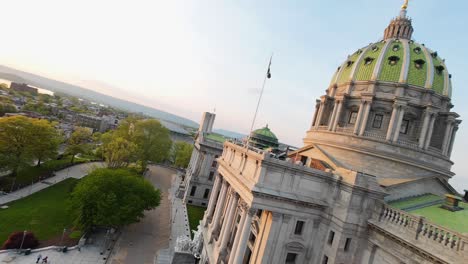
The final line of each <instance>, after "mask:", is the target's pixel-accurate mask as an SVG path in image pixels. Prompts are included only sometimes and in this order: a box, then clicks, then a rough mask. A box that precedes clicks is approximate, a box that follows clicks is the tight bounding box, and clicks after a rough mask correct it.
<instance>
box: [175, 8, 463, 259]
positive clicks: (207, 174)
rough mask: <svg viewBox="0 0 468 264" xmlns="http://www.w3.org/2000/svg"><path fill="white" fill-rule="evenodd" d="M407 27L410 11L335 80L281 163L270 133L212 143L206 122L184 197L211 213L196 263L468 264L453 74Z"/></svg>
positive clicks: (402, 12)
mask: <svg viewBox="0 0 468 264" xmlns="http://www.w3.org/2000/svg"><path fill="white" fill-rule="evenodd" d="M413 30H414V29H413V26H412V21H411V19H410V18H409V17H408V16H407V4H405V5H404V6H403V7H402V8H401V10H400V13H399V15H398V16H397V17H395V18H394V19H392V20H391V21H390V23H389V25H388V27H387V28H386V29H385V30H384V33H383V38H382V39H381V40H380V41H378V42H376V43H371V44H369V45H366V46H364V47H361V48H359V49H357V50H356V51H355V52H354V53H353V54H351V55H349V56H348V58H346V60H345V61H344V62H343V63H342V64H341V65H339V66H338V67H337V69H336V71H335V72H334V73H330V75H333V76H332V78H331V82H330V84H329V86H328V87H324V88H326V91H325V94H324V95H323V96H321V97H320V99H318V100H317V101H316V102H314V103H315V113H314V114H313V117H312V120H311V121H310V128H309V130H308V131H306V134H305V137H304V138H303V143H304V144H303V146H302V147H301V148H299V149H297V150H295V151H288V152H287V153H286V156H285V157H282V158H280V157H279V155H278V152H275V151H274V150H275V149H276V148H277V147H278V139H277V138H276V136H275V135H274V133H273V132H272V131H270V130H269V129H268V127H266V128H267V129H268V131H266V130H265V129H263V130H258V131H257V134H255V135H254V136H257V137H256V138H257V139H258V138H259V137H258V135H260V138H261V144H260V143H259V142H260V141H258V140H257V141H253V140H252V136H251V137H249V139H250V140H249V142H247V143H245V142H238V141H225V142H224V143H222V142H211V143H210V141H209V140H208V139H209V138H210V133H211V127H212V126H213V122H214V115H213V116H212V115H207V114H205V118H207V120H205V118H204V120H202V127H203V128H201V129H200V130H199V133H198V136H197V137H198V138H197V140H196V143H195V144H196V145H197V144H198V147H195V148H194V153H195V154H194V155H192V160H191V162H190V165H189V168H188V169H187V176H186V178H185V182H184V190H185V193H184V194H183V195H184V201H185V202H187V203H188V202H189V201H190V203H194V204H198V205H203V206H206V211H205V215H204V218H203V220H202V221H201V225H200V227H201V229H200V230H199V231H200V232H201V236H202V238H201V239H202V246H201V250H200V260H199V263H201V264H205V263H209V264H218V263H235V264H241V263H265V264H270V263H281V264H282V263H286V264H293V263H296V264H301V263H310V264H333V263H336V264H341V263H343V264H346V263H362V264H373V263H377V264H378V263H388V264H401V263H406V264H410V263H411V264H413V263H414V264H416V263H467V260H468V203H467V202H468V201H467V200H466V199H468V197H467V195H465V197H463V194H459V193H457V191H456V190H455V189H454V188H453V187H452V186H451V185H450V178H451V177H453V176H454V173H453V172H452V171H451V167H452V165H453V162H452V161H451V160H450V156H451V154H452V149H453V145H454V141H455V136H456V133H457V130H458V127H459V125H460V123H461V120H460V119H459V115H458V114H457V113H455V112H453V111H452V108H453V104H452V103H451V95H452V83H451V78H452V76H451V75H450V73H449V71H448V67H447V65H446V64H445V61H444V59H443V58H442V57H441V54H442V53H441V54H439V53H438V52H437V51H436V50H434V49H430V48H429V47H426V46H425V45H424V44H421V43H418V42H416V41H414V40H413V39H412V34H413ZM259 131H261V132H259ZM253 138H255V137H253ZM205 139H207V140H205ZM199 157H203V158H204V159H206V160H205V161H202V160H201V158H199ZM203 162H205V163H206V164H204V163H203ZM194 179H195V180H194ZM197 184H199V186H203V187H202V188H203V190H202V191H200V197H198V198H197V197H196V193H197V192H196V190H197V186H198V185H197ZM200 188H201V187H198V190H201V189H200Z"/></svg>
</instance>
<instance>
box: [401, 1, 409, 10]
mask: <svg viewBox="0 0 468 264" xmlns="http://www.w3.org/2000/svg"><path fill="white" fill-rule="evenodd" d="M408 2H409V0H405V3H404V4H403V5H402V6H401V9H403V10H406V9H408Z"/></svg>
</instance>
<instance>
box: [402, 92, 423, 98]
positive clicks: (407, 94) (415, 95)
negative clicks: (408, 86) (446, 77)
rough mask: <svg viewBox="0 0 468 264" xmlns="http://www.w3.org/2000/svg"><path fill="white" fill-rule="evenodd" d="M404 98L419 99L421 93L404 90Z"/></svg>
mask: <svg viewBox="0 0 468 264" xmlns="http://www.w3.org/2000/svg"><path fill="white" fill-rule="evenodd" d="M405 95H406V96H409V97H412V98H419V97H421V93H420V92H417V91H411V90H406V93H405Z"/></svg>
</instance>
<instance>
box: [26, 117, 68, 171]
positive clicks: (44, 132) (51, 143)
mask: <svg viewBox="0 0 468 264" xmlns="http://www.w3.org/2000/svg"><path fill="white" fill-rule="evenodd" d="M32 124H33V127H32V129H33V131H34V132H33V133H32V137H33V138H32V140H33V142H34V143H33V144H31V154H32V156H33V157H34V158H35V159H37V166H38V167H39V166H41V161H43V160H45V159H51V158H55V157H57V150H58V147H59V144H60V142H61V141H62V138H61V136H60V134H59V132H58V131H57V129H55V127H54V126H53V124H52V123H50V122H49V121H47V120H44V119H34V120H32Z"/></svg>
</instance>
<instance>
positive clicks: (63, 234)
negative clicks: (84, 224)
mask: <svg viewBox="0 0 468 264" xmlns="http://www.w3.org/2000/svg"><path fill="white" fill-rule="evenodd" d="M65 232H67V229H66V228H64V229H63V233H62V238H61V239H60V246H62V242H63V237H64V236H65Z"/></svg>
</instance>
